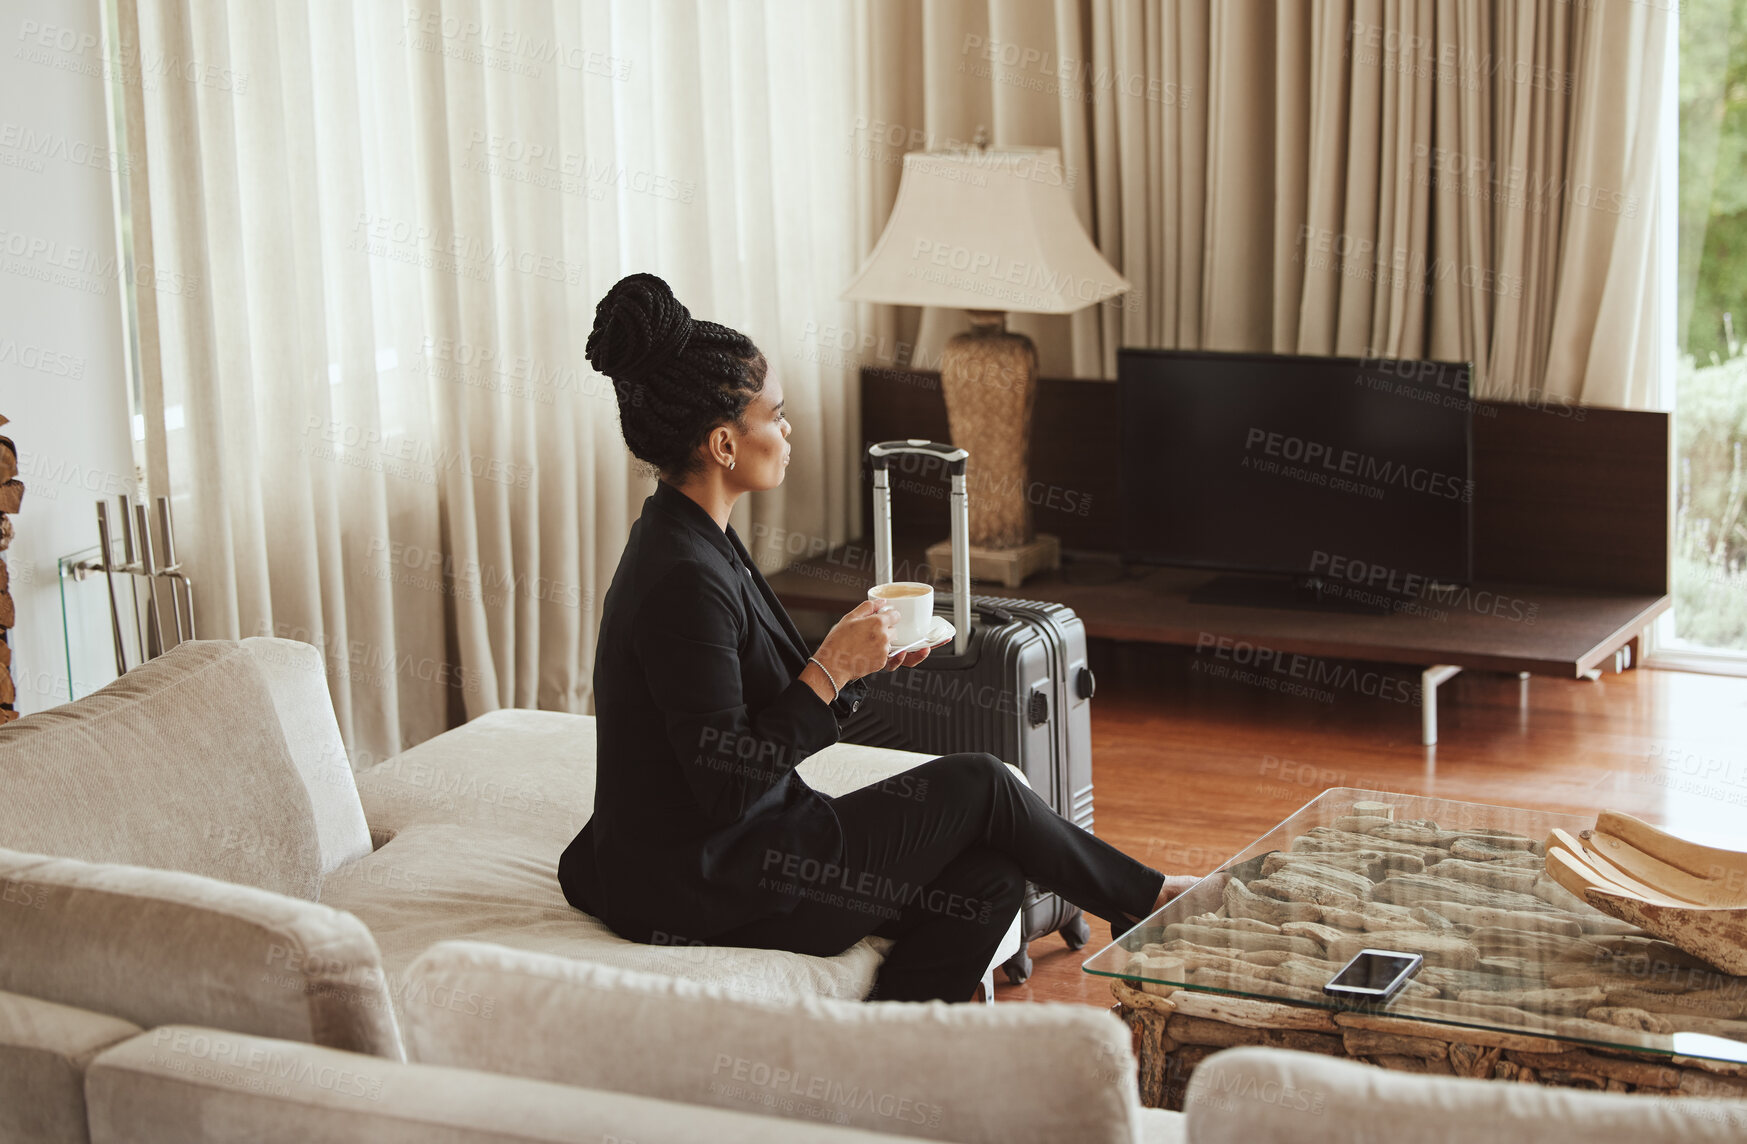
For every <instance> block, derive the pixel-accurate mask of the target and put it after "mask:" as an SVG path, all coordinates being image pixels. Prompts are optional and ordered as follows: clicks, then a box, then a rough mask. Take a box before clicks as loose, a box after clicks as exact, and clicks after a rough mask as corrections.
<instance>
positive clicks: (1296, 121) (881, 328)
mask: <svg viewBox="0 0 1747 1144" xmlns="http://www.w3.org/2000/svg"><path fill="white" fill-rule="evenodd" d="M1668 9H1669V5H1667V4H1644V3H1635V2H1632V0H1587V2H1585V3H1575V4H1568V3H1536V2H1533V0H1272V2H1270V0H1254V2H1243V3H1230V2H1221V0H1173V2H1171V3H1165V4H1159V3H1154V2H1151V0H972V2H968V3H958V4H939V3H929V2H927V0H892V2H890V3H875V4H869V5H867V6H866V7H865V8H864V9H863V10H862V11H861V12H860V18H861V22H862V23H861V35H862V37H863V40H864V41H865V44H866V47H865V49H864V51H863V53H862V55H863V58H862V61H861V70H860V73H859V74H858V86H857V119H856V124H857V127H858V130H859V131H861V132H862V133H863V136H864V138H863V139H862V142H863V147H862V154H863V159H864V161H863V162H862V164H861V182H862V185H863V188H864V189H863V207H862V210H861V212H860V214H859V216H858V225H859V226H860V227H861V229H862V235H863V241H864V242H867V243H869V244H870V245H871V242H872V240H873V237H874V236H877V234H878V233H879V229H880V227H881V226H882V225H883V222H884V219H885V217H886V215H887V214H888V213H889V212H890V206H891V202H892V200H893V199H894V198H895V195H896V189H897V181H898V165H897V162H896V159H895V156H896V155H898V154H901V152H902V151H904V150H908V149H913V148H915V147H938V146H944V145H946V144H948V143H951V142H953V141H955V140H969V139H970V138H971V137H972V134H973V132H974V131H975V130H976V127H977V126H978V125H979V124H986V125H987V126H988V127H989V129H990V132H991V134H992V137H993V142H994V143H996V144H1010V145H1024V146H1055V147H1059V148H1061V151H1062V157H1063V163H1064V167H1065V169H1066V177H1067V179H1068V180H1069V190H1070V192H1071V194H1072V195H1073V197H1074V201H1075V203H1076V205H1077V206H1078V208H1079V211H1080V217H1081V221H1082V222H1083V223H1084V224H1085V226H1086V229H1087V232H1088V233H1089V234H1091V235H1092V237H1093V239H1094V241H1095V242H1097V244H1098V246H1099V248H1100V249H1101V250H1102V251H1103V252H1104V255H1105V257H1107V258H1108V259H1110V261H1111V262H1112V264H1113V265H1115V266H1116V267H1117V268H1118V269H1120V270H1121V271H1122V273H1123V275H1124V276H1125V277H1126V278H1127V279H1128V280H1129V281H1130V282H1132V283H1134V289H1133V290H1132V291H1131V292H1130V293H1129V294H1128V295H1126V296H1124V297H1122V298H1120V299H1117V300H1114V301H1112V302H1108V303H1105V304H1103V305H1101V306H1099V307H1093V308H1089V309H1086V310H1082V311H1080V312H1079V313H1078V314H1074V315H1071V316H1067V317H1039V316H1035V315H1016V316H1014V317H1013V318H1011V319H1010V325H1012V326H1013V327H1015V328H1018V329H1023V330H1025V331H1026V332H1027V333H1030V334H1031V335H1032V337H1033V338H1034V339H1036V340H1037V343H1038V350H1039V355H1040V357H1041V359H1042V360H1041V369H1042V372H1043V373H1044V374H1046V375H1056V376H1063V375H1072V376H1081V377H1100V376H1102V377H1111V376H1114V371H1115V360H1116V348H1117V347H1118V346H1122V345H1139V346H1173V347H1185V348H1209V349H1231V350H1236V349H1243V350H1265V351H1273V352H1282V353H1309V354H1342V355H1359V354H1372V355H1386V356H1400V357H1423V356H1433V357H1437V358H1444V359H1449V358H1455V359H1467V360H1472V361H1473V362H1475V363H1476V367H1477V374H1478V386H1477V387H1478V391H1479V392H1480V393H1482V394H1484V395H1490V396H1508V397H1514V398H1517V399H1528V400H1544V399H1546V398H1549V397H1550V398H1553V399H1569V400H1575V401H1581V402H1584V403H1589V404H1600V405H1616V406H1643V405H1648V404H1651V403H1653V401H1654V389H1655V383H1656V376H1655V375H1656V368H1657V367H1656V359H1655V354H1654V352H1653V350H1654V346H1655V345H1656V341H1657V337H1658V335H1657V329H1658V323H1659V322H1660V321H1662V320H1663V318H1662V316H1661V315H1660V314H1659V313H1658V311H1657V308H1656V305H1655V301H1656V290H1655V282H1654V277H1655V276H1654V274H1653V273H1652V267H1653V265H1654V263H1653V250H1654V238H1655V236H1654V233H1653V226H1652V224H1653V220H1654V218H1655V216H1656V213H1657V208H1656V177H1655V176H1656V154H1657V143H1658V130H1659V127H1660V122H1661V117H1660V106H1661V101H1662V100H1663V99H1664V98H1666V88H1665V85H1664V83H1663V79H1664V77H1663V75H1662V70H1663V68H1662V60H1663V56H1664V47H1663V46H1664V43H1665V39H1666V37H1667V35H1668V34H1669V22H1670V21H1669V11H1668ZM1669 320H1672V316H1671V315H1670V316H1669ZM863 321H864V323H865V324H866V325H867V326H868V327H869V328H870V329H873V330H875V331H877V335H878V336H877V337H875V338H873V339H871V343H872V344H874V345H876V346H879V347H891V348H902V351H903V352H904V353H908V354H909V355H910V356H911V357H912V359H913V360H916V361H918V362H919V363H921V364H924V365H926V364H930V363H932V362H933V361H936V360H937V359H938V356H939V350H940V347H941V346H942V345H943V344H944V342H945V340H946V338H947V337H949V336H951V334H952V333H954V332H956V331H957V330H959V329H962V328H964V325H965V319H964V316H963V315H962V313H959V312H947V311H940V310H934V309H928V310H922V311H918V310H911V309H899V308H896V307H876V308H870V309H869V310H868V311H867V312H866V313H865V314H864V315H863ZM911 347H913V349H911ZM893 356H897V355H895V354H894V355H893Z"/></svg>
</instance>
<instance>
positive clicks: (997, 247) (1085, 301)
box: [842, 128, 1128, 587]
mask: <svg viewBox="0 0 1747 1144" xmlns="http://www.w3.org/2000/svg"><path fill="white" fill-rule="evenodd" d="M1127 289H1128V282H1127V281H1126V280H1125V279H1124V278H1123V277H1122V275H1121V274H1118V273H1117V272H1116V270H1115V269H1114V268H1113V267H1112V266H1111V265H1110V264H1109V263H1108V262H1106V261H1105V260H1104V256H1103V255H1101V254H1100V253H1098V248H1097V247H1095V246H1093V245H1092V240H1091V239H1090V238H1089V237H1088V236H1087V234H1086V231H1085V228H1084V227H1082V226H1081V225H1080V220H1079V216H1077V215H1076V214H1075V213H1074V206H1073V203H1072V201H1071V200H1069V198H1068V193H1067V187H1066V178H1065V177H1064V173H1063V168H1062V163H1061V153H1060V152H1059V151H1058V150H1057V149H1056V148H1054V147H1006V148H990V147H989V146H988V143H987V134H986V132H985V131H984V130H983V129H982V128H978V129H977V137H976V142H975V143H974V144H973V145H972V146H970V147H964V148H958V149H951V150H943V151H911V152H909V153H908V154H906V155H905V156H904V171H903V175H902V177H901V179H900V181H899V183H898V198H897V201H896V202H895V203H894V204H893V206H892V215H891V218H890V219H889V220H887V222H886V229H885V233H883V234H881V235H880V240H879V242H878V243H877V244H876V245H875V246H874V249H873V253H872V254H870V255H869V256H868V258H867V261H866V262H865V263H864V264H863V265H862V267H861V270H860V271H859V272H858V273H857V274H856V276H855V278H854V279H853V280H852V281H851V282H850V283H849V286H848V287H847V288H846V289H845V290H844V292H843V294H842V297H843V299H844V300H846V301H856V302H884V303H888V304H891V305H898V306H948V307H952V308H955V309H964V310H968V311H969V312H970V329H968V330H965V331H963V332H961V333H957V334H954V335H953V336H952V337H951V338H950V339H949V340H948V341H947V343H946V348H945V350H944V351H943V352H942V354H941V358H940V383H941V389H942V391H943V392H944V394H945V397H946V418H947V425H948V427H949V432H950V433H951V435H952V443H953V444H954V445H956V446H958V447H960V448H962V449H965V450H966V451H968V452H969V453H970V461H969V464H968V465H967V472H966V485H967V486H968V487H969V489H970V490H971V491H972V494H973V495H971V496H970V497H969V508H970V532H971V552H970V557H971V575H972V576H973V577H974V578H978V579H988V580H999V581H1000V582H1001V583H1002V584H1003V585H1004V586H1007V587H1016V586H1018V585H1019V584H1021V583H1023V582H1024V580H1025V577H1026V576H1028V575H1030V574H1031V573H1032V572H1034V571H1037V570H1039V569H1044V568H1057V567H1060V565H1061V542H1060V541H1059V539H1058V538H1056V537H1054V536H1048V535H1039V534H1036V533H1035V532H1034V531H1033V528H1032V517H1031V499H1030V497H1029V496H1028V495H1027V494H1028V491H1029V489H1028V486H1029V480H1028V477H1027V467H1028V461H1029V457H1028V454H1029V451H1030V442H1031V411H1032V405H1033V403H1034V400H1035V398H1036V394H1037V347H1036V346H1035V345H1034V344H1033V343H1032V341H1031V339H1030V338H1029V337H1027V336H1026V335H1024V334H1022V333H1018V332H1015V331H1011V330H1008V329H1007V327H1006V322H1007V319H1006V315H1007V313H1008V312H1009V311H1016V312H1021V313H1031V314H1071V313H1073V312H1074V311H1076V310H1079V309H1082V308H1084V307H1086V306H1089V305H1091V304H1092V303H1094V302H1100V301H1103V300H1104V299H1106V298H1111V297H1114V296H1116V295H1117V294H1120V293H1122V292H1123V291H1125V290H1127ZM946 548H947V543H946V542H945V541H942V542H940V543H939V544H935V545H932V546H930V548H929V549H928V561H929V563H931V564H937V565H944V564H945V563H946V562H947V558H946V555H945V553H946Z"/></svg>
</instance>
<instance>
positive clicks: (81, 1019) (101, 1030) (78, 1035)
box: [0, 993, 140, 1144]
mask: <svg viewBox="0 0 1747 1144" xmlns="http://www.w3.org/2000/svg"><path fill="white" fill-rule="evenodd" d="M139 1031H140V1028H139V1026H138V1025H135V1024H133V1023H132V1022H129V1021H123V1020H121V1019H119V1018H116V1017H109V1016H105V1015H104V1014H102V1013H92V1012H89V1011H87V1010H84V1009H75V1008H73V1007H72V1006H70V1005H56V1004H54V1003H53V1002H50V1001H41V1000H38V999H37V998H35V997H24V996H21V995H19V994H17V993H0V1140H30V1141H33V1142H37V1144H84V1141H86V1140H89V1139H90V1136H89V1135H87V1134H86V1131H85V1066H86V1065H87V1064H89V1063H90V1061H91V1058H92V1057H94V1056H96V1055H97V1054H98V1053H99V1052H101V1051H103V1050H104V1049H107V1048H108V1047H109V1046H110V1045H113V1044H115V1043H116V1042H118V1041H125V1040H127V1039H128V1038H129V1037H132V1036H135V1035H136V1034H138V1033H139Z"/></svg>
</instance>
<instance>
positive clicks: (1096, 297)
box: [842, 147, 1128, 314]
mask: <svg viewBox="0 0 1747 1144" xmlns="http://www.w3.org/2000/svg"><path fill="white" fill-rule="evenodd" d="M1127 289H1128V282H1127V280H1125V279H1124V278H1123V277H1122V275H1121V274H1118V273H1117V272H1116V269H1115V268H1114V267H1112V266H1111V265H1110V264H1109V263H1108V262H1106V261H1104V256H1103V255H1102V254H1099V253H1098V248H1097V247H1095V246H1093V245H1092V240H1091V239H1090V238H1088V237H1087V235H1086V231H1085V228H1084V227H1082V226H1081V225H1080V219H1079V216H1078V215H1076V214H1075V213H1074V205H1073V203H1072V202H1071V201H1070V200H1069V199H1068V192H1067V187H1066V181H1065V179H1064V177H1063V170H1062V163H1061V154H1060V152H1059V151H1057V150H1056V149H1055V148H1054V147H1026V148H1003V149H1000V150H997V149H994V148H989V149H987V150H975V149H965V150H957V151H911V152H910V153H909V154H907V155H905V156H904V173H903V176H902V178H901V179H900V181H899V183H898V201H897V202H896V203H894V204H893V206H892V217H891V218H890V219H889V220H888V221H887V222H886V230H885V233H884V234H882V235H880V241H879V243H878V245H876V246H875V247H874V249H873V253H872V254H870V255H869V256H868V259H867V261H866V262H865V263H864V264H863V265H862V268H861V270H860V271H859V272H858V273H857V274H856V276H855V278H854V279H853V280H851V282H850V283H849V286H848V287H847V288H846V289H845V290H844V292H843V294H842V297H843V298H844V299H845V300H848V301H855V302H886V303H891V304H893V305H899V306H949V307H953V308H956V309H964V310H1011V311H1019V312H1024V313H1033V314H1071V313H1073V312H1074V311H1075V310H1079V309H1082V308H1084V307H1086V306H1090V305H1091V304H1092V303H1094V302H1100V301H1103V300H1104V299H1106V298H1110V297H1114V296H1115V295H1117V294H1120V293H1122V292H1123V291H1125V290H1127Z"/></svg>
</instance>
